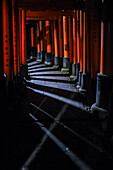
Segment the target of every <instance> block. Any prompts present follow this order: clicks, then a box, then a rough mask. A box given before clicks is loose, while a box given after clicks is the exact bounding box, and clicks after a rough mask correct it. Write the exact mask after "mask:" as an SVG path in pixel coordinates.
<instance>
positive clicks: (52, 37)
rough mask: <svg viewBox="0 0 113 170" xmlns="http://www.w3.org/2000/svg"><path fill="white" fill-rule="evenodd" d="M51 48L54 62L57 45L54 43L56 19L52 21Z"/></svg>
mask: <svg viewBox="0 0 113 170" xmlns="http://www.w3.org/2000/svg"><path fill="white" fill-rule="evenodd" d="M51 48H52V50H51V51H52V63H54V57H55V45H54V21H51Z"/></svg>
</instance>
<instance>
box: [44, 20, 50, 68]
mask: <svg viewBox="0 0 113 170" xmlns="http://www.w3.org/2000/svg"><path fill="white" fill-rule="evenodd" d="M45 26H46V37H47V58H46V61H45V64H48V65H51V64H52V62H51V41H50V21H45Z"/></svg>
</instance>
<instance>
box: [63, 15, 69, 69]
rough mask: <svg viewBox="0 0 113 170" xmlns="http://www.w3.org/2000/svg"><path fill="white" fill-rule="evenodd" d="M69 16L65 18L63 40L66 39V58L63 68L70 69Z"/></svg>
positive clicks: (64, 58)
mask: <svg viewBox="0 0 113 170" xmlns="http://www.w3.org/2000/svg"><path fill="white" fill-rule="evenodd" d="M67 21H68V20H67V16H63V39H64V42H63V44H64V57H63V68H66V69H69V49H68V32H67Z"/></svg>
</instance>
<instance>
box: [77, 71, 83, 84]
mask: <svg viewBox="0 0 113 170" xmlns="http://www.w3.org/2000/svg"><path fill="white" fill-rule="evenodd" d="M82 74H83V71H79V77H78V85H79V86H81V80H82Z"/></svg>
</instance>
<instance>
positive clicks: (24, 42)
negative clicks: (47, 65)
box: [22, 10, 26, 65]
mask: <svg viewBox="0 0 113 170" xmlns="http://www.w3.org/2000/svg"><path fill="white" fill-rule="evenodd" d="M22 64H24V65H26V23H25V10H22Z"/></svg>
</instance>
